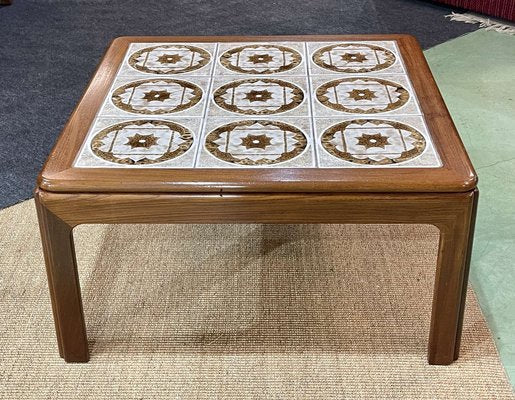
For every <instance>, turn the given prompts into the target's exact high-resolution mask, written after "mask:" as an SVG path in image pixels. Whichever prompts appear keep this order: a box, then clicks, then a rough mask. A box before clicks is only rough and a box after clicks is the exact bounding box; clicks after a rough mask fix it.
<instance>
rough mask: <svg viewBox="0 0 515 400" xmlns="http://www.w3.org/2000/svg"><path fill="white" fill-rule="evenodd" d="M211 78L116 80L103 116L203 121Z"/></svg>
mask: <svg viewBox="0 0 515 400" xmlns="http://www.w3.org/2000/svg"><path fill="white" fill-rule="evenodd" d="M209 81H210V80H209V77H202V76H188V77H168V76H166V77H165V76H155V77H151V78H148V77H147V78H145V79H134V77H120V78H118V79H116V80H115V82H114V84H113V86H112V87H111V90H110V92H109V94H108V96H107V98H106V100H105V102H104V105H103V108H102V109H101V111H100V114H101V115H103V116H120V117H131V116H138V115H139V116H159V115H161V116H169V117H172V116H173V117H184V116H191V117H202V116H203V114H204V108H205V104H206V102H207V97H208V88H209Z"/></svg>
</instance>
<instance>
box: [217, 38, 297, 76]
mask: <svg viewBox="0 0 515 400" xmlns="http://www.w3.org/2000/svg"><path fill="white" fill-rule="evenodd" d="M235 74H236V75H242V76H246V75H262V76H269V75H305V74H306V61H305V46H304V43H302V42H273V43H267V42H263V43H256V42H252V43H241V42H240V43H220V45H219V46H218V51H217V56H216V66H215V75H218V76H220V75H235Z"/></svg>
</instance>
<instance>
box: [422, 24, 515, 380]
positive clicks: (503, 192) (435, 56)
mask: <svg viewBox="0 0 515 400" xmlns="http://www.w3.org/2000/svg"><path fill="white" fill-rule="evenodd" d="M514 49H515V36H509V35H505V34H501V33H497V32H493V31H484V30H479V31H477V32H474V33H471V34H468V35H466V36H463V37H460V38H458V39H455V40H451V41H449V42H447V43H444V44H442V45H439V46H436V47H434V48H432V49H430V50H428V51H426V57H427V59H428V61H429V64H430V67H431V70H432V71H433V74H434V76H435V78H436V81H437V83H438V86H439V87H440V90H441V92H442V94H443V97H444V99H445V102H446V104H447V106H448V108H449V110H450V112H451V115H452V117H453V120H454V122H455V124H456V126H457V128H458V131H459V132H460V135H461V138H462V139H463V142H464V143H465V146H466V148H467V150H468V153H469V155H470V157H471V159H472V162H473V164H474V166H475V168H476V171H477V173H478V175H479V191H480V196H479V209H478V217H477V222H476V235H475V240H474V252H473V254H472V266H471V277H470V279H471V282H472V285H473V287H474V289H475V291H476V293H477V296H478V298H479V302H480V304H481V308H482V310H483V313H484V315H485V317H486V319H487V321H488V325H489V327H490V329H491V330H492V333H493V336H494V338H495V340H496V344H497V348H498V350H499V353H500V355H501V359H502V361H503V364H504V366H505V368H506V371H507V373H508V375H509V377H510V379H511V382H512V385H513V386H515V290H514V288H515V92H514V88H515V51H513V50H514Z"/></svg>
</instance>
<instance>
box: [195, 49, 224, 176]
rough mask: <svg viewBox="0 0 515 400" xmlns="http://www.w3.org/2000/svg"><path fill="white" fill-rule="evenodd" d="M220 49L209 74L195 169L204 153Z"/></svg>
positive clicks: (216, 51)
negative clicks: (205, 132)
mask: <svg viewBox="0 0 515 400" xmlns="http://www.w3.org/2000/svg"><path fill="white" fill-rule="evenodd" d="M218 47H219V43H218V42H217V43H216V44H215V49H214V51H213V53H214V56H213V65H212V66H211V71H210V72H209V84H208V87H207V96H206V104H205V106H204V112H203V114H202V122H201V124H200V130H199V137H198V140H197V148H196V151H195V157H194V159H193V168H197V164H198V160H199V158H200V153H201V151H202V145H203V140H204V130H205V129H206V126H207V117H208V113H209V108H210V106H211V89H212V88H213V83H214V80H215V70H216V60H217V59H218Z"/></svg>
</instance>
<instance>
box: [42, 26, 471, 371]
mask: <svg viewBox="0 0 515 400" xmlns="http://www.w3.org/2000/svg"><path fill="white" fill-rule="evenodd" d="M476 181H477V178H476V175H475V172H474V170H473V167H472V165H471V163H470V161H469V158H468V156H467V154H466V152H465V149H464V148H463V145H462V143H461V141H460V138H459V136H458V133H457V132H456V128H455V127H454V125H453V123H452V120H451V118H450V116H449V113H448V111H447V109H446V107H445V105H444V103H443V100H442V98H441V96H440V93H439V91H438V89H437V87H436V84H435V82H434V80H433V78H432V76H431V73H430V71H429V68H428V66H427V64H426V61H425V59H424V56H423V54H422V52H421V50H420V47H419V46H418V44H417V42H416V40H415V39H414V38H412V37H410V36H406V35H372V36H368V35H367V36H271V37H123V38H118V39H116V40H115V41H114V42H113V43H112V44H111V46H110V47H109V49H108V50H107V53H106V54H105V56H104V58H103V60H102V62H101V64H100V66H99V68H98V70H97V72H96V73H95V76H94V77H93V79H92V81H91V83H90V84H89V87H88V89H87V90H86V92H85V94H84V95H83V97H82V99H81V100H80V103H79V105H78V106H77V108H76V109H75V111H74V112H73V114H72V116H71V118H70V120H69V122H68V124H67V125H66V127H65V128H64V130H63V132H62V134H61V136H60V137H59V140H58V141H57V144H56V146H55V148H54V149H53V151H52V153H51V155H50V157H49V159H48V161H47V163H46V165H45V167H44V168H43V171H42V172H41V175H40V177H39V180H38V187H37V189H36V192H35V199H36V204H37V209H38V216H39V223H40V228H41V236H42V241H43V249H44V253H45V262H46V268H47V274H48V282H49V287H50V294H51V299H52V306H53V313H54V320H55V327H56V334H57V342H58V345H59V353H60V355H61V357H63V358H64V359H65V360H66V361H67V362H85V361H88V359H89V352H88V342H87V339H86V328H85V324H84V315H83V309H82V301H81V295H80V287H79V279H78V273H77V265H76V259H75V252H74V245H73V236H72V229H73V227H75V226H76V225H79V224H92V223H102V224H106V223H111V224H119V223H148V224H156V223H167V224H173V223H195V224H198V223H265V224H283V223H284V224H297V223H299V224H302V223H310V224H335V223H338V224H340V223H352V224H378V223H380V224H399V223H402V224H432V225H435V226H437V227H438V228H439V229H440V232H441V235H440V250H439V253H438V264H437V266H436V270H435V288H434V300H433V312H432V318H431V327H430V335H429V350H428V360H429V362H430V363H431V364H449V363H451V362H452V361H453V360H455V359H457V357H458V352H459V346H460V335H461V328H462V319H463V310H464V307H465V293H466V288H467V280H468V269H469V261H470V251H471V246H472V235H473V230H474V229H473V225H474V217H475V213H476V204H477V196H478V192H477V189H476Z"/></svg>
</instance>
